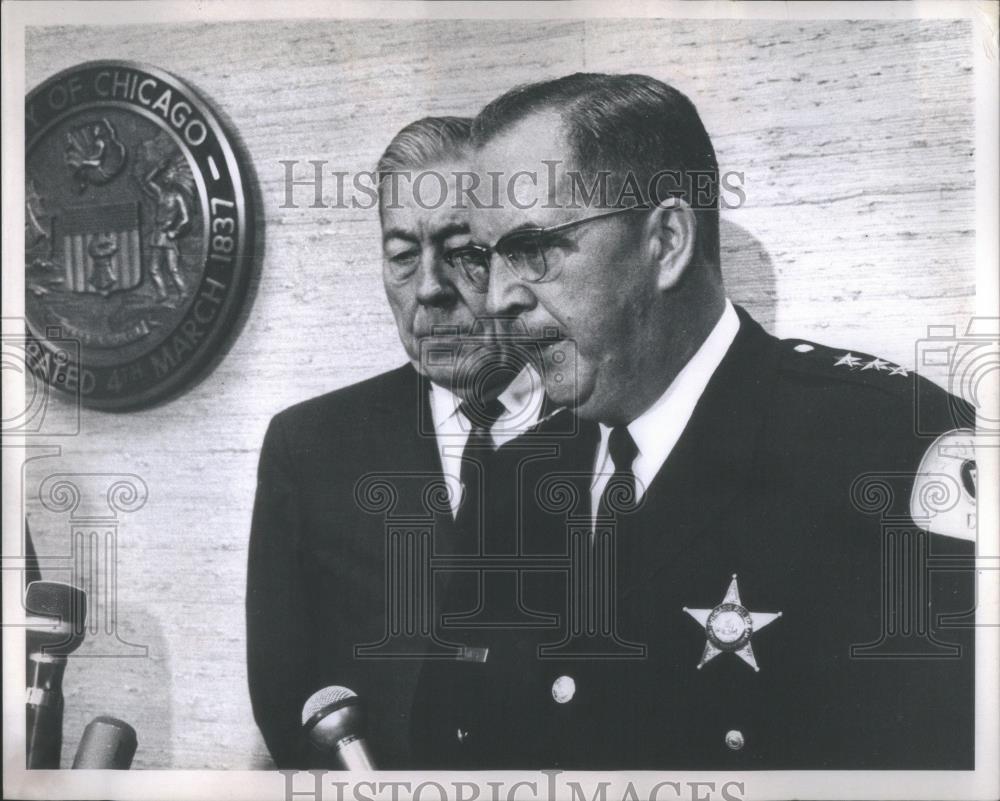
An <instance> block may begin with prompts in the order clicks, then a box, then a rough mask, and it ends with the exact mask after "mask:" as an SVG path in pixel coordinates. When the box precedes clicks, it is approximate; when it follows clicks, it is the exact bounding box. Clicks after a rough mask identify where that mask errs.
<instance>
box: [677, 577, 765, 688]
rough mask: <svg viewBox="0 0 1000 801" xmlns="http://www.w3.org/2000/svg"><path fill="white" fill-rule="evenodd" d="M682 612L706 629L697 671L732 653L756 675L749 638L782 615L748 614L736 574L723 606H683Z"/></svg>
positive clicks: (721, 604)
mask: <svg viewBox="0 0 1000 801" xmlns="http://www.w3.org/2000/svg"><path fill="white" fill-rule="evenodd" d="M684 611H685V612H687V613H688V614H689V615H691V617H693V618H694V619H695V620H697V621H698V623H700V624H701V627H702V628H703V629H705V635H706V637H707V639H706V641H705V650H704V651H703V652H702V655H701V662H699V663H698V669H699V670H701V668H702V667H704V666H705V664H706V663H708V662H711V661H712V660H713V659H715V657H717V656H718V655H719V654H721V653H723V652H732V653H734V654H736V655H737V656H738V657H739V658H740V659H742V660H743V661H744V662H746V663H747V664H748V665H750V667H752V668H753V669H754V670H755V671H758V672H759V671H760V668H759V667H757V660H756V659H755V658H754V655H753V648H752V647H751V646H750V637H751V635H753V633H754V632H755V631H760V630H761V629H762V628H764V626H766V625H768V624H769V623H773V622H774V621H775V620H777V619H778V618H779V617H781V612H751V611H749V610H748V609H747V608H746V607H745V606H743V602H742V601H741V600H740V588H739V585H738V584H737V583H736V574H735V573H733V580H732V581H731V582H730V583H729V589H728V590H726V596H725V597H724V598H723V599H722V603H720V604H719V605H718V606H716V607H715V608H714V609H688V608H687V607H686V606H685V607H684Z"/></svg>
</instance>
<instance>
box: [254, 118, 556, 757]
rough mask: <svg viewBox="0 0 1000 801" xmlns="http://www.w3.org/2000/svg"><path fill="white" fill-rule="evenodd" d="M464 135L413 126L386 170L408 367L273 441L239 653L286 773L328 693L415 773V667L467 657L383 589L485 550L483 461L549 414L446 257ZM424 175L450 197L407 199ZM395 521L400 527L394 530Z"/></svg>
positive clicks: (462, 588) (473, 580)
mask: <svg viewBox="0 0 1000 801" xmlns="http://www.w3.org/2000/svg"><path fill="white" fill-rule="evenodd" d="M469 128H470V121H469V120H467V119H463V118H458V117H440V118H426V119H422V120H419V121H417V122H414V123H412V124H411V125H408V126H407V127H406V128H404V129H403V130H402V131H400V132H399V133H398V134H397V135H396V137H395V138H394V139H393V140H392V142H391V143H390V145H389V147H388V148H387V149H386V151H385V153H384V154H383V156H382V158H381V159H380V161H379V165H378V174H379V176H380V180H381V184H380V187H381V188H382V189H383V191H382V192H381V193H380V207H379V209H380V221H381V226H382V253H383V281H384V286H385V291H386V295H387V297H388V300H389V305H390V306H391V308H392V312H393V315H394V317H395V320H396V324H397V328H398V331H399V336H400V339H401V341H402V344H403V347H404V349H405V351H406V353H407V356H408V357H409V362H410V363H409V364H407V365H405V366H403V367H400V368H398V369H396V370H392V371H390V372H388V373H385V374H382V375H379V376H376V377H375V378H372V379H370V380H367V381H363V382H361V383H359V384H355V385H354V386H350V387H347V388H345V389H341V390H338V391H335V392H332V393H329V394H327V395H323V396H322V397H319V398H314V399H312V400H309V401H306V402H304V403H301V404H298V405H296V406H294V407H292V408H290V409H287V410H285V411H284V412H282V413H280V414H278V415H277V416H276V417H275V418H274V419H273V420H272V422H271V425H270V427H269V429H268V432H267V435H266V437H265V441H264V445H263V448H262V452H261V457H260V468H259V480H258V485H257V497H256V502H255V506H254V515H253V527H252V533H251V539H250V554H249V573H248V583H247V647H248V662H249V682H250V696H251V700H252V702H253V709H254V715H255V718H256V720H257V723H258V725H259V726H260V729H261V731H262V733H263V735H264V739H265V741H266V743H267V746H268V748H269V749H270V752H271V754H272V755H273V757H274V760H275V762H276V764H277V765H278V766H279V767H308V766H310V761H311V758H310V755H309V754H308V753H307V752H306V751H305V749H304V748H303V743H302V740H301V737H300V729H301V719H300V715H301V711H302V708H303V702H304V701H305V700H306V699H307V698H308V697H309V696H310V695H311V694H312V693H313V692H315V691H317V690H319V689H322V688H324V687H327V686H330V685H339V686H346V687H348V688H350V689H352V690H353V691H354V692H356V693H357V694H358V695H359V696H361V697H362V698H363V700H364V702H365V704H366V707H367V711H368V718H369V727H370V731H369V734H368V736H369V740H370V742H371V743H372V747H373V749H374V754H375V759H376V761H377V764H378V765H379V766H380V767H382V768H401V767H407V766H408V765H410V764H411V758H410V754H409V712H410V705H411V702H412V692H413V687H414V683H415V680H416V671H417V669H418V667H419V664H420V659H422V658H425V657H427V658H450V659H453V660H454V659H456V658H458V656H460V655H461V654H462V651H461V648H460V646H461V643H460V642H458V641H456V640H455V639H454V638H452V640H450V641H449V642H448V643H445V642H444V641H443V639H442V638H441V637H438V636H437V634H436V632H435V633H434V637H427V636H422V634H423V631H422V630H423V629H424V628H425V626H426V625H427V623H428V620H427V619H426V617H425V615H424V612H423V609H424V606H423V604H424V602H425V601H427V599H426V598H424V597H423V596H413V595H410V594H407V591H406V590H405V589H404V590H403V591H402V594H400V592H401V591H400V588H398V587H392V586H388V585H387V576H388V575H389V565H390V563H391V564H392V565H393V567H394V568H395V569H400V565H401V564H404V563H405V561H406V558H407V556H406V554H407V553H409V550H408V549H411V548H412V547H413V546H414V545H415V546H417V547H418V549H428V550H430V551H433V552H434V553H453V554H454V553H463V552H464V553H475V552H478V547H479V541H480V534H481V533H482V532H481V531H479V530H478V528H477V526H479V524H480V523H481V521H482V519H483V518H485V517H486V513H485V512H484V504H485V500H484V499H485V495H486V493H485V487H484V485H485V477H484V473H485V465H486V463H487V462H489V461H490V458H491V457H492V455H493V453H494V451H496V450H497V449H498V448H499V446H500V445H504V444H506V443H508V442H510V441H511V440H512V439H515V438H517V436H518V434H520V433H521V432H523V431H524V430H526V429H529V428H531V427H532V426H533V425H534V424H535V423H536V422H537V421H538V420H539V418H540V417H541V416H543V409H542V402H543V400H544V393H543V391H542V386H541V383H540V381H539V380H538V377H537V374H536V373H534V372H533V371H532V370H531V369H530V367H528V366H527V362H526V361H525V360H523V359H521V360H518V359H517V358H516V354H514V355H513V356H509V355H508V351H507V349H505V348H503V347H500V345H499V344H498V342H499V340H498V338H497V337H496V336H494V335H493V333H492V328H491V326H490V324H489V321H488V320H484V319H480V318H481V316H482V315H483V310H484V307H485V300H486V298H485V296H484V295H483V294H481V293H479V292H477V291H475V290H474V289H473V288H472V287H471V286H470V285H469V283H468V281H467V279H466V277H465V274H464V273H462V272H461V271H456V270H453V269H452V268H450V267H449V266H448V265H447V264H446V263H445V261H444V259H443V253H444V252H445V251H446V250H448V249H451V248H455V247H458V246H461V245H464V244H466V243H467V242H468V236H469V233H468V207H467V206H462V205H461V204H459V203H457V202H455V199H454V197H455V190H456V187H455V181H456V175H457V174H459V173H461V172H463V171H467V168H468V164H467V158H468V153H469V151H468V135H469ZM421 171H427V172H430V171H433V172H435V173H436V174H437V175H438V176H441V177H442V178H443V179H444V180H445V181H446V182H447V183H448V199H447V200H446V201H445V202H439V200H440V198H433V197H430V196H421V195H420V193H419V192H418V191H415V189H416V188H417V187H419V186H421V185H424V184H422V183H421V182H418V181H417V180H416V176H417V175H418V174H419V173H420V172H421ZM430 183H434V182H433V181H431V182H430ZM496 489H497V488H496V487H493V490H494V493H495V492H496ZM383 500H384V501H385V503H382V501H383ZM399 518H405V519H406V520H408V521H409V524H408V525H407V526H406V527H405V529H404V530H396V529H394V528H393V527H392V524H393V521H394V520H396V519H399ZM414 519H416V521H417V523H415V522H414ZM421 520H422V521H425V523H426V525H424V526H421V525H418V523H419V521H421ZM424 535H426V538H425V537H424ZM393 560H399V561H393ZM407 564H408V563H407ZM411 567H412V568H413V569H414V570H419V571H422V570H423V569H424V568H425V567H426V565H424V564H413V565H411ZM453 572H457V571H453ZM414 575H422V572H421V573H419V574H416V573H415V574H414ZM446 577H447V576H446V571H442V572H441V575H440V576H438V579H439V580H438V582H437V583H438V584H441V585H442V586H441V587H440V588H439V590H440V591H439V592H438V593H437V595H435V603H439V602H440V601H441V599H442V598H443V581H441V580H440V579H443V578H446ZM481 583H485V582H483V581H482V580H481V577H480V576H479V574H471V575H470V574H469V573H468V571H466V573H465V574H463V575H462V576H459V577H458V578H457V579H456V582H453V583H452V586H451V588H450V589H451V592H452V593H453V597H454V598H455V599H456V600H455V603H456V604H457V605H456V606H455V607H454V609H453V611H454V612H456V613H462V612H474V611H475V610H474V608H473V607H474V601H468V600H467V596H468V595H469V593H470V592H475V591H477V590H478V588H479V586H480V584H481ZM470 588H471V589H470ZM394 593H395V594H394ZM463 593H464V594H463ZM463 598H465V599H466V600H465V601H462V600H459V599H463ZM396 601H399V602H400V604H401V606H397V605H396V603H395V602H396ZM463 603H464V604H465V605H464V606H463V605H462V604H463ZM400 608H403V609H404V611H403V612H402V613H400V612H399V609H400ZM438 611H440V610H438ZM409 635H412V636H409Z"/></svg>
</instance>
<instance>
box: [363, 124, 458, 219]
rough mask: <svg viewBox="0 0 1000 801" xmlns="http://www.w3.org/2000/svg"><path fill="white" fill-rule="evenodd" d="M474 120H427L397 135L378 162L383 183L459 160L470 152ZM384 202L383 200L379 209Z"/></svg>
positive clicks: (404, 129) (378, 171)
mask: <svg viewBox="0 0 1000 801" xmlns="http://www.w3.org/2000/svg"><path fill="white" fill-rule="evenodd" d="M471 134H472V119H471V118H469V117H424V118H423V119H420V120H417V121H416V122H411V123H410V124H409V125H407V126H406V127H405V128H403V129H402V130H401V131H400V132H399V133H397V134H396V135H395V136H394V137H393V138H392V141H391V142H390V143H389V146H388V147H387V148H386V149H385V152H384V153H382V156H381V157H380V158H379V160H378V165H377V166H376V168H375V172H376V174H377V177H378V184H379V187H380V188H381V186H382V179H383V177H384V176H386V175H390V174H392V173H400V172H407V171H410V170H419V169H421V168H423V167H429V166H430V165H432V164H437V163H439V162H442V161H446V160H448V159H453V158H457V157H459V156H461V155H463V154H464V153H465V152H467V151H468V150H469V148H470V146H471V145H470V138H471ZM381 205H382V199H381V196H380V197H379V208H381Z"/></svg>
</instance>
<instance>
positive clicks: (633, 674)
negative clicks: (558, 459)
mask: <svg viewBox="0 0 1000 801" xmlns="http://www.w3.org/2000/svg"><path fill="white" fill-rule="evenodd" d="M738 311H739V314H740V318H741V326H740V331H739V333H738V335H737V338H736V340H735V341H734V343H733V345H732V347H731V348H730V350H729V352H728V353H727V355H726V357H725V359H724V360H723V362H722V363H721V365H720V367H719V368H718V370H717V372H716V373H715V374H714V375H713V377H712V379H711V381H710V383H709V385H708V387H707V388H706V390H705V393H704V395H703V396H702V398H701V399H700V401H699V403H698V405H697V407H696V409H695V412H694V415H693V416H692V418H691V420H690V422H689V424H688V426H687V428H686V429H685V431H684V433H683V435H682V436H681V439H680V440H679V442H678V443H677V445H676V446H675V448H674V450H673V451H672V452H671V454H670V456H669V457H668V459H667V461H666V463H665V464H664V465H663V467H662V468H661V469H660V471H659V473H658V474H657V476H656V478H655V479H654V480H653V482H652V483H651V485H650V486H649V487H648V488H647V491H646V494H645V497H644V499H643V502H642V503H641V505H640V506H639V508H638V509H636V510H635V511H632V512H624V511H622V512H620V513H618V514H616V515H615V516H614V517H613V518H612V519H610V520H607V521H604V522H602V524H601V525H600V526H599V529H600V530H601V531H603V532H604V534H601V535H599V536H598V537H597V538H591V537H589V535H587V534H586V533H584V532H586V530H587V529H588V528H589V525H590V521H589V515H590V496H589V490H588V487H589V481H590V471H591V470H592V465H593V457H594V450H593V447H592V445H593V443H595V442H596V439H595V438H594V437H593V432H591V433H590V435H589V436H590V440H589V441H590V442H591V447H590V449H589V450H588V449H587V448H577V455H578V458H579V459H580V461H578V462H577V463H576V464H573V462H572V459H570V460H569V462H568V463H564V464H563V465H562V466H561V468H560V469H562V470H564V471H565V472H564V473H562V474H561V475H555V474H553V473H552V472H551V471H549V470H548V469H547V467H548V466H542V468H541V469H540V470H539V471H538V472H536V473H535V474H534V475H532V476H526V477H525V484H524V486H523V495H524V497H525V498H526V499H533V502H532V504H531V506H532V509H531V511H530V513H528V514H526V516H525V518H524V519H525V520H526V523H525V531H524V538H525V543H526V545H525V552H526V553H535V554H551V555H552V556H553V558H557V557H558V556H559V555H570V556H571V557H572V558H570V559H568V560H567V566H566V567H565V568H564V567H562V566H559V565H556V566H555V567H554V569H553V570H551V571H549V572H548V573H545V572H532V573H528V572H525V573H524V575H523V577H522V582H523V589H524V602H525V605H526V606H527V607H528V608H530V609H533V610H535V611H537V612H546V611H548V612H551V613H553V614H556V615H558V617H559V622H558V624H557V625H555V626H553V627H550V628H549V629H540V630H539V629H535V630H531V629H521V630H514V631H507V632H503V631H500V632H481V633H480V635H479V637H480V641H481V644H482V645H484V646H489V656H488V659H487V660H486V661H485V662H483V663H427V664H426V665H425V668H424V671H423V673H422V676H421V679H420V683H419V685H418V688H417V697H416V704H415V706H414V720H413V725H414V732H415V736H414V743H415V746H416V747H417V749H418V752H419V760H420V763H421V764H422V765H424V766H427V767H438V768H465V769H475V768H490V769H503V768H514V767H517V768H550V767H562V768H576V769H625V768H628V769H676V768H683V769H832V768H845V769H917V768H936V769H971V768H972V767H973V751H974V748H973V725H974V714H973V709H974V657H973V637H972V635H973V631H972V629H971V628H970V625H971V623H972V621H973V611H974V603H975V600H974V598H975V596H974V573H973V572H972V569H971V567H972V566H971V561H970V560H971V557H972V555H973V552H974V548H973V544H972V543H970V542H966V541H962V540H956V539H949V538H947V537H941V536H938V535H930V534H927V533H925V532H923V531H921V530H920V529H919V528H918V527H917V526H916V525H915V524H914V521H913V520H911V519H910V516H909V500H910V492H911V490H912V485H913V476H914V473H915V471H916V470H917V466H918V464H919V463H920V459H921V456H922V455H923V453H924V452H925V451H926V450H927V448H928V447H929V446H930V445H931V441H932V438H928V437H926V436H922V435H919V434H918V431H945V430H949V429H952V428H956V427H958V426H959V425H962V424H967V421H968V420H970V419H974V418H972V417H970V416H969V415H970V410H969V409H968V407H966V406H964V405H963V404H961V403H960V402H958V401H957V400H956V399H955V398H952V397H951V396H949V395H947V394H946V393H945V392H943V391H942V390H940V389H938V388H937V387H936V386H934V385H933V384H931V383H929V382H927V381H925V380H923V379H921V378H917V377H915V376H914V375H912V374H908V373H907V372H906V371H904V370H902V369H895V370H894V369H891V368H892V366H891V365H887V364H886V363H885V362H884V361H881V360H875V359H874V358H873V357H868V356H861V355H858V354H850V357H851V358H848V359H846V360H845V359H844V357H845V356H846V355H848V354H846V352H845V351H843V350H836V349H833V348H827V347H824V346H821V345H817V344H815V343H809V342H805V341H803V340H784V341H780V340H778V339H776V338H774V337H772V336H770V335H768V334H767V333H765V332H764V331H763V329H761V328H760V326H759V325H757V323H755V322H754V321H753V320H752V319H751V318H750V317H749V315H747V314H746V312H745V311H743V310H742V309H739V310H738ZM873 362H874V366H869V367H868V369H865V367H866V366H867V365H872V364H873ZM915 410H919V414H920V416H921V419H920V420H917V419H916V418H915ZM918 423H919V425H918ZM580 430H581V432H584V433H586V431H587V427H586V426H581V429H580ZM553 487H559V488H561V489H560V490H559V492H555V493H553V492H552V491H551V490H552V488H553ZM532 490H533V491H532ZM595 554H605V555H608V554H610V555H611V558H610V561H609V560H608V559H607V558H603V559H599V558H598V556H596V555H595ZM554 564H555V563H554ZM595 564H596V565H598V568H597V569H595ZM600 565H604V566H605V568H607V569H604V570H603V572H602V569H601V568H600V567H599V566H600ZM609 565H610V567H608V566H609ZM609 576H610V577H611V578H609ZM734 578H735V581H736V588H737V590H738V593H739V598H738V599H737V598H735V597H733V596H731V595H730V596H728V597H726V598H725V600H726V601H727V602H728V605H724V604H723V601H724V596H727V594H728V592H729V591H730V589H731V587H732V585H733V581H734ZM612 579H613V580H612ZM581 587H583V588H587V587H590V588H591V590H592V591H593V589H594V588H597V589H598V590H599V593H598V594H596V597H595V594H594V593H593V592H591V595H587V592H586V589H584V590H583V591H582V592H581ZM688 610H691V611H688ZM698 610H701V611H698ZM778 612H780V613H781V616H780V617H776V618H775V617H771V618H770V621H769V622H767V623H766V625H759V626H758V627H756V628H754V627H753V626H752V623H753V621H754V620H757V621H758V623H763V622H764V620H765V619H764V618H754V617H753V616H752V613H771V615H773V614H774V613H778ZM948 614H950V615H951V618H950V619H946V618H945V617H944V616H946V615H948ZM709 615H714V618H713V619H712V622H711V623H710V624H708V621H707V618H708V616H709ZM699 616H700V619H699ZM747 621H749V622H750V624H751V625H750V627H749V628H748V627H747ZM709 629H711V632H710V631H709ZM710 634H711V635H713V636H714V637H715V640H714V641H713V643H714V645H719V643H721V647H716V648H714V652H715V655H714V656H713V658H711V659H709V660H707V661H704V657H705V656H706V655H708V656H711V655H712V650H711V649H710V650H709V651H708V652H706V642H708V640H709V637H710ZM727 638H728V641H727ZM734 638H737V639H736V640H734ZM747 638H748V639H747ZM737 640H738V641H737ZM744 645H747V646H749V648H750V649H751V650H752V656H750V658H749V659H744V658H742V657H741V655H740V654H739V653H737V650H741V651H742V653H743V656H747V655H748V651H746V650H745V649H744V648H743V647H742V646H744ZM735 646H740V648H736V647H735ZM751 663H752V664H751ZM755 668H756V669H755Z"/></svg>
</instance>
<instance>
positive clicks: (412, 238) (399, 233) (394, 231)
mask: <svg viewBox="0 0 1000 801" xmlns="http://www.w3.org/2000/svg"><path fill="white" fill-rule="evenodd" d="M390 239H405V240H406V241H407V242H419V241H420V240H419V239H418V238H417V236H416V235H415V234H413V233H412V232H410V231H407V230H405V229H403V228H389V229H387V230H385V231H383V232H382V244H383V245H384V244H385V243H386V242H388V241H389V240H390Z"/></svg>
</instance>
